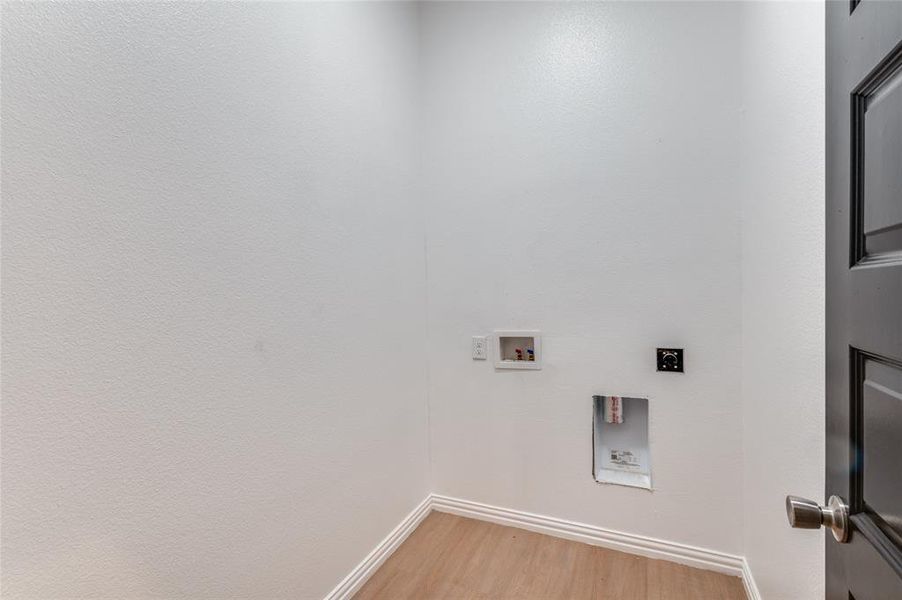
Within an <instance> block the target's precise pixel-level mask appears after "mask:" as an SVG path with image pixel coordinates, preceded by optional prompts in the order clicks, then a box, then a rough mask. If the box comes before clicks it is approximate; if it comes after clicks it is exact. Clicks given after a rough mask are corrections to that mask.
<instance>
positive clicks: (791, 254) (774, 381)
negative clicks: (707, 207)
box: [739, 2, 825, 600]
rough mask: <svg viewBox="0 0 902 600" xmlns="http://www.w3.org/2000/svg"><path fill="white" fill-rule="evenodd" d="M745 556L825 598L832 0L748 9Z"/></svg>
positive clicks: (778, 578)
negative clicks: (827, 54) (811, 521)
mask: <svg viewBox="0 0 902 600" xmlns="http://www.w3.org/2000/svg"><path fill="white" fill-rule="evenodd" d="M741 47H742V61H741V63H740V65H741V71H742V97H743V106H744V110H743V114H742V131H741V147H742V177H741V179H740V186H739V190H740V196H741V198H742V300H743V303H742V306H743V309H742V336H743V343H742V357H743V360H742V400H743V408H744V418H743V442H744V443H743V445H744V449H745V471H744V472H745V481H744V486H743V490H744V497H745V510H744V511H743V515H744V522H745V524H744V531H745V534H744V537H745V542H744V554H745V555H746V558H747V559H748V561H749V564H750V566H751V569H752V572H753V573H754V575H755V579H756V581H757V584H758V587H759V589H760V590H761V594H762V597H763V598H765V599H766V600H808V599H812V600H813V599H815V598H823V597H824V583H823V579H824V549H823V544H824V532H823V531H803V530H793V529H790V528H789V526H788V525H787V523H786V517H785V512H784V507H783V498H784V496H785V495H786V494H797V495H802V496H807V497H809V498H812V499H816V500H818V501H824V500H825V498H824V6H823V4H822V3H820V2H810V3H804V2H796V3H791V2H754V3H747V4H745V5H744V6H743V8H742V44H741Z"/></svg>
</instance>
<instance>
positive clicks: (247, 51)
mask: <svg viewBox="0 0 902 600" xmlns="http://www.w3.org/2000/svg"><path fill="white" fill-rule="evenodd" d="M416 25H417V22H416V7H414V6H411V5H405V4H324V5H317V4H250V3H234V4H218V3H216V4H213V3H211V4H195V3H177V4H150V3H143V4H142V3H128V4H125V3H123V4H111V3H99V4H84V3H82V4H74V3H57V4H47V3H44V4H18V3H4V5H3V48H2V50H3V52H2V54H3V56H2V79H3V90H2V92H3V95H2V105H3V113H2V121H3V132H2V133H3V140H2V153H3V172H2V177H3V213H2V217H3V229H2V234H3V254H2V259H3V280H2V288H3V289H2V293H3V295H2V300H3V321H2V325H3V348H2V350H3V352H2V360H3V390H2V391H3V408H2V421H3V440H2V451H3V463H2V470H3V496H2V513H3V543H2V571H3V597H4V598H20V597H28V598H50V597H56V598H59V597H92V596H104V597H109V598H125V597H150V596H154V597H170V598H201V597H219V598H225V597H256V598H275V597H284V598H318V597H322V596H323V595H324V594H325V593H326V592H327V591H328V590H329V589H330V588H331V587H332V586H334V585H335V584H336V583H337V582H338V581H339V580H340V579H341V578H342V577H344V576H345V575H346V574H347V573H348V571H349V570H350V569H351V568H352V567H353V566H354V565H355V564H356V563H357V562H358V561H359V560H360V559H362V558H363V557H364V556H365V555H366V553H367V552H369V551H370V550H371V549H372V548H373V547H374V546H375V544H376V543H377V542H378V541H379V540H380V539H381V538H382V537H383V536H384V535H385V534H386V533H388V532H389V531H390V530H391V529H392V528H393V527H394V526H395V525H397V523H398V522H399V521H400V520H401V519H402V518H403V517H404V515H405V514H407V513H408V512H409V511H410V510H411V509H412V508H413V507H414V506H415V505H416V504H417V503H419V502H420V501H421V500H422V499H423V498H424V496H425V495H426V494H427V493H428V491H429V489H428V482H427V472H428V467H427V460H428V459H427V452H426V448H427V438H426V435H427V431H426V406H425V402H424V395H425V361H424V351H423V350H424V348H423V346H424V335H423V324H424V318H425V317H424V310H425V306H424V300H425V295H424V291H425V290H424V281H423V272H424V264H423V240H422V222H421V209H420V202H419V199H418V198H417V197H416V194H415V190H414V187H413V184H412V181H413V169H414V168H415V155H414V152H415V131H414V127H415V123H414V122H413V121H412V119H411V118H410V115H411V114H412V112H413V111H414V106H415V105H414V103H415V102H416V91H417V90H416V80H415V76H416V47H415V44H416Z"/></svg>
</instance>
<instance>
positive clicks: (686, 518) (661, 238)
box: [420, 3, 742, 554]
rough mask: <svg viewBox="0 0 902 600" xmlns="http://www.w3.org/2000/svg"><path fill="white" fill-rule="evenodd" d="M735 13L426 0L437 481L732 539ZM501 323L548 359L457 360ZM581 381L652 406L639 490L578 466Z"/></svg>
mask: <svg viewBox="0 0 902 600" xmlns="http://www.w3.org/2000/svg"><path fill="white" fill-rule="evenodd" d="M738 16H739V7H738V6H736V5H733V4H729V3H685V4H681V3H426V4H424V5H423V6H422V7H421V28H422V31H421V40H422V41H421V44H422V46H421V52H422V55H421V64H420V67H421V72H422V84H423V128H424V147H423V149H424V155H423V165H424V182H425V197H426V198H427V200H428V206H427V210H428V215H427V221H428V248H427V262H428V296H429V323H428V327H429V356H430V372H429V394H430V411H431V425H432V426H431V432H432V439H431V443H432V452H433V470H434V476H435V488H436V492H438V493H442V494H447V495H451V496H458V497H462V498H467V499H469V500H475V501H480V502H487V503H490V504H496V505H500V506H505V507H510V508H514V509H518V510H525V511H530V512H536V513H540V514H545V515H550V516H555V517H561V518H566V519H571V520H576V521H581V522H585V523H589V524H592V525H596V526H601V527H607V528H612V529H617V530H623V531H628V532H631V533H636V534H643V535H649V536H652V537H656V538H663V539H668V540H676V541H679V542H682V543H687V544H693V545H699V546H704V547H708V548H712V549H715V550H719V551H724V552H730V553H736V554H740V553H741V551H742V544H741V536H742V528H741V527H740V526H738V524H736V515H737V514H738V511H740V510H741V506H742V496H741V484H742V455H741V450H742V447H741V446H742V442H741V439H740V432H741V425H742V424H741V408H742V407H741V403H740V389H739V381H740V373H739V369H740V357H739V351H740V240H739V233H740V232H739V217H740V215H739V202H738V200H737V199H736V177H737V169H738V166H737V161H738V151H739V150H738V147H737V134H738V131H739V112H738V111H739V105H740V100H739V75H738V72H737V69H736V61H737V60H738V46H737V43H736V40H737V37H738V35H739V22H738ZM463 32H466V33H465V34H464V33H463ZM495 328H499V329H532V328H535V329H540V330H542V331H543V333H544V338H543V340H542V342H543V351H544V359H545V368H544V369H543V370H542V371H536V372H525V371H519V372H518V371H506V372H496V371H495V370H494V369H493V367H492V363H491V362H490V361H489V362H479V361H473V360H471V359H470V357H469V348H470V336H473V335H484V334H486V333H489V332H491V331H492V330H493V329H495ZM671 344H672V345H674V346H678V347H683V348H685V349H686V359H687V367H686V373H685V374H684V375H676V374H669V373H656V372H655V363H654V360H655V347H656V345H665V346H666V345H671ZM593 394H617V395H621V394H622V395H628V396H640V397H649V398H650V399H651V404H650V410H651V425H650V427H651V453H652V479H653V485H654V488H655V489H654V491H653V492H649V491H646V490H639V489H633V488H626V487H619V486H609V485H602V484H598V483H596V482H595V481H594V480H593V477H592V395H593ZM734 524H736V525H734Z"/></svg>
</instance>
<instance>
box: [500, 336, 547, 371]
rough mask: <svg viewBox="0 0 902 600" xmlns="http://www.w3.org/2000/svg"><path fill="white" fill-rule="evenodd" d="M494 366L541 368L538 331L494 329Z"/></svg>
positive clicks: (540, 341)
mask: <svg viewBox="0 0 902 600" xmlns="http://www.w3.org/2000/svg"><path fill="white" fill-rule="evenodd" d="M494 339H495V368H496V369H532V370H538V369H541V368H542V337H541V336H540V335H539V332H538V331H496V332H495V335H494Z"/></svg>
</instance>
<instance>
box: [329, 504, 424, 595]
mask: <svg viewBox="0 0 902 600" xmlns="http://www.w3.org/2000/svg"><path fill="white" fill-rule="evenodd" d="M431 510H432V496H431V495H430V496H426V499H425V500H423V501H422V502H421V503H420V505H419V506H417V507H416V508H415V509H413V511H412V512H411V513H410V514H409V515H407V516H406V517H404V520H403V521H401V524H400V525H398V526H397V527H395V528H394V530H393V531H392V532H391V533H389V534H388V535H387V536H386V537H385V539H384V540H382V541H381V542H380V543H379V545H378V546H376V548H375V549H374V550H373V551H372V552H370V553H369V555H368V556H367V557H366V558H364V559H363V560H362V561H361V562H360V564H359V565H357V566H356V567H354V570H353V571H351V573H350V574H349V575H348V576H347V577H345V578H344V579H343V580H342V582H341V583H339V584H338V585H337V586H335V589H334V590H332V591H331V592H329V594H328V595H327V596H326V597H325V599H324V600H349V599H350V598H351V596H353V595H354V594H356V593H357V591H358V590H359V589H360V588H361V587H363V584H364V583H366V581H367V579H369V578H370V577H371V576H372V575H373V573H375V572H376V570H377V569H378V568H379V567H380V566H382V563H384V562H385V561H386V560H387V559H388V557H389V556H391V555H392V553H393V552H394V551H395V550H397V549H398V546H400V545H401V543H402V542H403V541H404V540H406V539H407V536H409V535H410V534H411V533H412V532H413V530H414V529H416V528H417V525H419V524H420V522H421V521H422V520H423V519H425V518H426V515H428V514H429V512H430V511H431Z"/></svg>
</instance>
